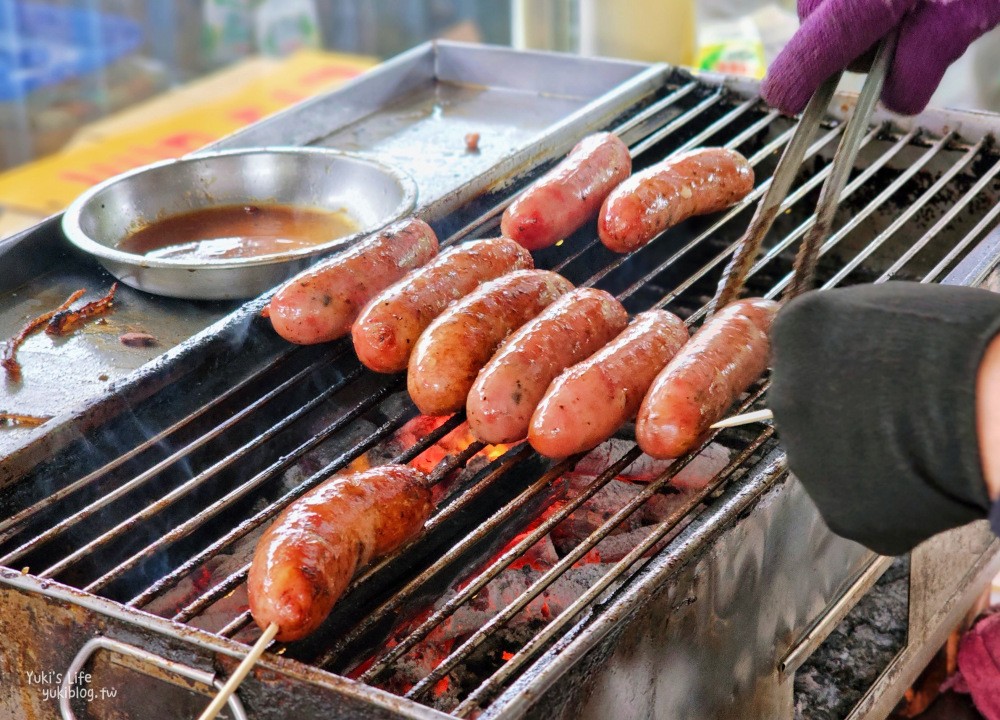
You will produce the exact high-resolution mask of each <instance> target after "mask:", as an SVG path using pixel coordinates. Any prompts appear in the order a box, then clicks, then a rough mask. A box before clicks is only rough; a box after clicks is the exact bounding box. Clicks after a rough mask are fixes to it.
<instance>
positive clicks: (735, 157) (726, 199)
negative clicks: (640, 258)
mask: <svg viewBox="0 0 1000 720" xmlns="http://www.w3.org/2000/svg"><path fill="white" fill-rule="evenodd" d="M751 190H753V168H752V167H750V163H749V162H747V159H746V158H745V157H743V156H742V155H740V154H739V153H738V152H736V151H735V150H727V149H725V148H700V149H698V150H691V151H688V152H684V153H680V154H679V155H672V156H670V157H668V158H667V159H666V160H664V161H662V162H659V163H657V164H656V165H653V166H651V167H648V168H646V169H645V170H643V171H642V172H638V173H635V174H634V175H633V176H632V177H630V178H629V179H628V180H625V181H624V182H623V183H622V184H621V185H619V186H618V187H616V188H615V189H614V190H613V191H612V192H611V194H610V195H608V197H607V199H606V200H605V201H604V205H602V206H601V214H600V215H599V216H598V220H597V232H598V235H599V236H600V238H601V242H603V243H604V244H605V245H606V246H607V247H608V248H609V249H611V250H614V251H615V252H620V253H626V252H632V251H633V250H638V249H639V248H641V247H642V246H643V245H645V244H646V243H648V242H649V241H650V240H652V239H653V238H654V237H656V236H657V235H659V234H660V233H661V232H663V231H664V230H666V229H667V228H670V227H673V226H674V225H677V224H678V223H680V222H681V221H683V220H686V219H687V218H689V217H692V216H693V215H705V214H707V213H713V212H718V211H719V210H723V209H725V208H727V207H729V206H730V205H732V204H733V203H735V202H738V201H739V200H741V199H742V198H744V197H745V196H746V195H747V193H749V192H750V191H751Z"/></svg>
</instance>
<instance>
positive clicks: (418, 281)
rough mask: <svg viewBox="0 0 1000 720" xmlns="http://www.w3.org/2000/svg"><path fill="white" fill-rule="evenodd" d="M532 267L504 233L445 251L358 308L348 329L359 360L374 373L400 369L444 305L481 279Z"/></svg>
mask: <svg viewBox="0 0 1000 720" xmlns="http://www.w3.org/2000/svg"><path fill="white" fill-rule="evenodd" d="M532 267H534V262H533V261H532V259H531V253H529V252H528V251H527V250H525V249H524V248H523V247H521V246H520V245H518V244H517V243H516V242H514V241H513V240H508V239H507V238H496V239H493V240H475V241H473V242H468V243H464V244H462V245H458V246H457V247H453V248H451V249H449V250H446V251H444V252H443V253H441V254H440V255H438V256H437V257H436V258H434V259H433V260H431V261H430V262H429V263H427V265H425V266H424V267H422V268H420V269H419V270H415V271H414V272H412V273H410V274H409V275H407V276H406V277H405V278H403V279H402V280H400V281H399V282H398V283H396V284H395V285H392V286H391V287H389V288H386V289H385V290H383V291H382V292H381V293H380V294H379V295H377V296H376V297H375V298H373V299H372V301H371V302H370V303H368V305H366V306H365V309H364V310H362V311H361V315H359V316H358V319H357V321H356V322H355V323H354V327H353V328H352V330H351V334H352V335H353V337H354V350H355V352H357V354H358V359H360V360H361V362H363V363H364V364H365V365H367V366H368V367H370V368H371V369H372V370H376V371H377V372H385V373H392V372H400V371H401V370H405V369H406V363H407V361H408V360H409V359H410V352H412V350H413V346H414V344H416V342H417V338H419V337H420V333H422V332H423V331H424V330H425V329H426V328H427V326H428V325H430V323H431V320H433V319H434V318H436V317H437V316H438V315H440V314H441V313H442V312H443V311H444V309H445V308H446V307H448V306H449V305H450V304H452V303H453V302H455V301H456V300H458V299H459V298H460V297H462V296H464V295H468V294H469V293H470V292H472V291H473V290H475V289H476V287H477V286H478V285H479V284H480V283H482V282H485V281H487V280H493V279H494V278H498V277H500V276H501V275H504V274H506V273H508V272H510V271H512V270H522V269H526V268H532Z"/></svg>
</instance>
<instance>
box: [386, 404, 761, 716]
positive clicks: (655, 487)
mask: <svg viewBox="0 0 1000 720" xmlns="http://www.w3.org/2000/svg"><path fill="white" fill-rule="evenodd" d="M762 393H763V390H759V391H758V392H757V393H754V394H753V395H751V396H750V398H749V399H748V400H747V401H745V402H744V403H742V404H741V408H740V411H741V412H742V410H743V409H744V408H746V407H750V405H752V404H753V403H754V402H756V400H757V399H758V397H759V396H760V395H761V394H762ZM720 433H721V431H719V430H716V431H715V432H713V433H712V434H711V435H710V436H709V438H708V439H707V440H705V441H704V442H703V443H702V444H701V445H700V446H699V447H698V448H697V449H696V450H694V451H692V452H690V453H688V454H687V455H685V456H684V457H683V458H678V459H677V460H675V461H674V462H673V463H672V464H671V466H670V468H669V469H668V470H667V471H666V472H664V473H663V474H662V475H660V476H659V477H658V478H656V479H655V480H653V481H651V482H649V483H647V484H646V486H645V487H643V489H642V490H641V491H640V492H639V493H638V494H637V495H636V496H635V497H633V498H632V499H631V500H629V501H628V502H627V503H626V504H625V505H624V506H622V507H621V509H619V510H618V511H617V512H615V514H614V515H612V516H611V517H610V518H608V519H607V520H606V521H605V522H604V524H603V525H601V526H600V527H599V528H598V529H597V530H596V531H595V532H593V533H592V534H591V535H589V536H588V537H587V539H586V540H585V541H584V542H582V543H580V544H579V545H578V546H577V547H575V548H574V549H573V550H572V551H571V552H569V553H568V554H566V555H564V556H563V557H562V558H560V559H559V562H557V563H555V564H554V565H553V566H552V567H551V568H550V569H549V570H547V571H545V572H544V573H543V574H542V575H541V577H539V578H538V579H537V580H536V581H535V582H533V583H532V584H531V586H530V587H528V589H527V590H525V591H524V592H523V593H521V594H520V595H518V596H517V598H516V599H515V600H514V601H513V602H511V603H510V604H508V605H507V607H506V608H504V609H503V610H502V611H501V612H499V613H497V614H496V615H495V616H494V617H493V618H492V619H491V620H490V621H489V622H487V623H486V624H485V625H484V626H483V627H481V628H480V629H479V630H477V631H476V632H475V633H473V634H472V635H471V636H470V637H469V639H468V640H466V641H465V642H463V643H462V644H461V645H460V646H459V647H458V648H456V649H455V650H453V651H452V652H451V654H449V655H448V657H447V658H445V659H444V660H443V661H442V662H441V663H440V664H439V665H438V666H437V667H436V668H435V669H434V670H433V671H431V673H430V674H429V675H427V676H426V677H425V678H424V679H423V680H421V681H420V682H419V683H417V684H416V685H415V686H414V687H413V688H412V689H411V690H410V691H409V692H408V693H407V694H406V697H408V698H410V699H417V698H420V697H421V696H423V695H424V694H425V693H427V691H429V690H430V689H431V688H433V687H434V685H435V684H436V683H437V682H438V681H439V680H441V678H443V677H444V676H445V675H447V674H448V673H449V672H450V671H451V670H452V669H454V668H455V666H457V665H458V664H459V663H460V662H462V661H463V660H465V659H466V658H468V656H469V655H470V654H471V653H472V651H473V650H475V649H476V648H477V647H479V646H480V645H481V644H482V643H483V642H484V641H485V640H486V638H488V637H489V636H490V635H492V634H493V632H494V630H496V628H498V627H500V626H502V625H504V624H505V623H507V621H509V620H510V619H511V618H513V617H514V616H515V615H516V614H517V613H519V612H521V610H523V609H524V608H525V607H527V606H528V603H530V602H531V601H532V600H533V599H535V598H536V597H537V596H538V595H539V594H540V593H541V592H542V591H543V590H545V588H547V587H548V586H549V585H551V584H552V583H553V582H554V581H555V580H556V579H557V578H558V577H560V576H561V575H562V574H563V573H564V572H565V571H566V570H568V569H569V568H570V567H572V566H573V565H574V564H575V563H576V562H577V561H578V560H580V559H581V558H583V556H584V555H586V554H587V553H588V552H589V551H590V550H592V549H593V548H594V547H595V546H596V545H597V544H598V543H599V542H600V541H601V540H603V539H604V538H606V537H607V536H608V535H609V534H610V533H611V531H612V530H614V529H615V528H616V527H617V526H618V525H619V524H620V523H621V522H622V521H624V520H625V519H626V518H628V517H629V516H630V515H631V514H632V513H633V512H635V511H636V510H637V509H639V508H640V507H641V506H642V505H643V504H645V502H646V501H647V500H649V498H651V497H653V495H655V494H656V493H658V492H659V491H660V490H663V489H665V488H666V487H667V484H668V483H669V482H670V481H671V480H672V479H673V478H674V476H675V475H677V473H679V472H680V471H681V470H683V469H684V468H685V467H687V466H688V464H690V462H691V461H692V460H694V458H695V457H697V456H698V455H699V454H700V453H701V452H702V451H703V450H704V449H705V448H706V447H708V446H709V445H710V444H711V443H712V442H713V441H714V440H715V438H716V437H718V435H719V434H720ZM729 467H732V471H735V470H736V469H737V468H738V467H739V465H731V466H729ZM720 475H721V473H720ZM717 477H718V476H717ZM728 478H729V476H724V477H723V478H722V479H721V480H720V482H724V481H725V480H728ZM694 506H695V503H694V502H693V499H692V500H691V501H688V502H687V503H685V505H684V507H683V508H678V511H677V514H678V515H679V517H684V516H686V515H687V514H688V513H689V512H690V511H691V509H692V508H693V507H694ZM650 547H652V546H650ZM620 565H621V564H620V563H619V565H618V566H616V567H619V566H620ZM629 565H631V563H629ZM627 567H628V566H624V567H623V568H622V571H624V570H625V569H627ZM611 574H612V573H611V572H608V573H605V575H604V576H603V577H602V582H604V581H607V582H608V583H609V584H610V582H613V581H614V580H617V579H618V575H617V574H616V575H615V576H614V577H612V578H608V576H609V575H611ZM605 587H606V586H605ZM602 592H603V591H602Z"/></svg>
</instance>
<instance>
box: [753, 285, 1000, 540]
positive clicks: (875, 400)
mask: <svg viewBox="0 0 1000 720" xmlns="http://www.w3.org/2000/svg"><path fill="white" fill-rule="evenodd" d="M998 332H1000V294H995V293H992V292H989V291H987V290H980V289H975V288H964V287H954V286H944V285H919V284H916V283H903V282H893V283H886V284H884V285H858V286H855V287H850V288H843V289H837V290H827V291H822V292H810V293H806V294H804V295H801V296H800V297H798V298H796V299H794V300H792V301H791V302H789V303H788V304H787V305H786V306H785V307H783V308H782V309H781V311H779V313H778V316H777V318H776V320H775V324H774V329H773V331H772V373H771V389H770V390H769V392H768V399H767V403H768V406H769V407H770V408H771V410H772V412H773V413H774V421H775V425H776V427H777V429H778V434H779V438H780V441H781V444H782V445H783V446H784V448H785V450H786V452H787V454H788V464H789V468H790V469H791V471H792V472H793V473H794V474H795V475H796V476H797V477H798V478H799V479H800V480H801V481H802V483H803V485H804V486H805V488H806V491H807V492H808V493H809V495H810V497H812V499H813V500H814V501H815V503H816V505H817V507H818V508H819V510H820V513H821V514H822V515H823V518H824V519H825V520H826V522H827V525H829V527H830V529H831V530H833V531H834V532H835V533H837V534H838V535H842V536H844V537H847V538H850V539H852V540H857V541H858V542H860V543H862V544H864V545H866V546H868V547H869V548H871V549H873V550H875V551H876V552H878V553H881V554H883V555H899V554H901V553H904V552H906V551H908V550H910V549H911V548H912V547H914V546H915V545H917V544H918V543H920V542H921V541H923V540H925V539H927V538H929V537H930V536H931V535H934V534H936V533H938V532H941V531H942V530H946V529H948V528H952V527H957V526H959V525H964V524H965V523H968V522H970V521H972V520H975V519H978V518H983V517H986V515H987V512H988V511H989V508H990V501H989V496H988V493H987V489H986V484H985V481H984V477H983V471H982V465H981V462H980V452H979V442H978V438H977V425H976V382H977V371H978V368H979V364H980V359H981V358H982V356H983V352H984V350H985V349H986V347H987V345H988V344H989V342H990V340H991V339H992V338H993V337H994V336H995V335H996V334H997V333H998Z"/></svg>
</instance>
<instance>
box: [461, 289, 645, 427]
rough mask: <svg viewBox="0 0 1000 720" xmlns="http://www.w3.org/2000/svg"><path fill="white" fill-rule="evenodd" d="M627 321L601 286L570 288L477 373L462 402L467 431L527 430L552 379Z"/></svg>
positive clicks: (626, 317) (617, 304) (615, 333)
mask: <svg viewBox="0 0 1000 720" xmlns="http://www.w3.org/2000/svg"><path fill="white" fill-rule="evenodd" d="M627 324H628V313H627V312H626V311H625V308H624V307H623V306H622V304H621V303H620V302H618V300H616V299H615V298H614V296H613V295H611V294H610V293H607V292H605V291H604V290H595V289H593V288H580V289H578V290H573V291H572V292H569V293H567V294H565V295H563V296H562V297H561V298H559V299H558V300H556V301H555V302H554V303H552V304H551V305H549V306H548V307H547V308H545V310H543V311H542V313H541V315H539V316H538V317H536V318H535V319H534V320H531V321H529V322H528V323H527V324H526V325H524V326H523V327H522V328H521V329H520V330H518V331H517V332H515V333H514V334H513V335H511V336H510V337H509V338H507V340H506V341H504V344H503V345H502V346H501V347H500V349H499V350H498V351H497V354H496V355H494V356H493V359H492V360H490V361H489V363H488V364H487V365H486V367H484V368H483V370H482V372H480V373H479V377H478V378H476V382H475V384H474V385H473V386H472V390H471V391H470V392H469V399H468V402H467V405H466V412H467V415H468V419H469V427H470V428H471V430H472V434H473V435H475V436H476V437H477V438H479V439H480V440H482V441H483V442H485V443H489V444H496V443H507V442H513V441H515V440H521V439H523V438H524V437H526V436H527V434H528V426H529V425H530V424H531V414H532V413H533V412H534V410H535V408H536V407H537V406H538V403H539V401H540V400H541V399H542V396H543V395H544V394H545V391H546V390H547V389H548V387H549V385H550V384H551V382H552V380H553V378H555V377H556V376H557V375H558V374H559V373H560V372H562V371H563V370H565V369H566V368H567V367H569V366H570V365H572V364H573V363H575V362H579V361H580V360H583V359H585V358H587V357H589V356H590V355H592V354H594V353H595V352H597V351H598V350H600V349H601V348H602V347H604V345H606V344H607V343H608V341H609V340H611V339H612V338H613V337H614V336H615V335H617V334H618V333H620V332H621V331H622V330H624V329H625V326H626V325H627Z"/></svg>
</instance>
